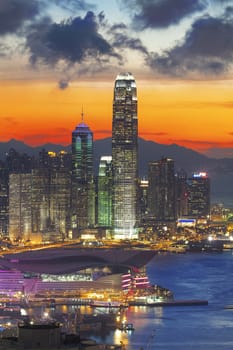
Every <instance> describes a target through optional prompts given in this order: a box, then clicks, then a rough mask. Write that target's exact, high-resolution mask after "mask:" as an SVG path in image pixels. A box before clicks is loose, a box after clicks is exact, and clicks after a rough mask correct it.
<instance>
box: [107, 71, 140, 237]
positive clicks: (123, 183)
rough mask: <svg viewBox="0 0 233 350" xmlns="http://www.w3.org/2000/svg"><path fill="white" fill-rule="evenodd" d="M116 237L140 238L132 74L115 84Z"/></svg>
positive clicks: (114, 204)
mask: <svg viewBox="0 0 233 350" xmlns="http://www.w3.org/2000/svg"><path fill="white" fill-rule="evenodd" d="M112 162H113V234H114V237H115V238H120V239H125V238H127V239H132V238H137V236H138V235H137V218H136V212H137V208H136V207H137V177H138V117H137V89H136V82H135V79H134V77H133V76H132V74H131V73H123V74H119V75H118V76H117V77H116V80H115V86H114V99H113V120H112Z"/></svg>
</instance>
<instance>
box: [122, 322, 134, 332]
mask: <svg viewBox="0 0 233 350" xmlns="http://www.w3.org/2000/svg"><path fill="white" fill-rule="evenodd" d="M119 329H120V330H121V331H124V332H133V331H134V326H133V323H124V322H122V324H121V325H120V326H119Z"/></svg>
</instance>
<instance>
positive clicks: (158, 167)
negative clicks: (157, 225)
mask: <svg viewBox="0 0 233 350" xmlns="http://www.w3.org/2000/svg"><path fill="white" fill-rule="evenodd" d="M148 180H149V189H148V211H149V216H150V217H151V218H154V219H156V220H158V221H173V220H175V218H176V195H175V194H176V191H175V190H176V187H175V173H174V161H173V159H170V158H162V159H161V160H159V161H156V162H150V163H149V171H148Z"/></svg>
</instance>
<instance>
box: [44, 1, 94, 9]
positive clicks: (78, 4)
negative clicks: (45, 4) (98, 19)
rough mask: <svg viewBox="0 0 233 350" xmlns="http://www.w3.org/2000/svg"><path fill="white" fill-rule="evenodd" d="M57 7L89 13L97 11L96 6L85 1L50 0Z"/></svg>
mask: <svg viewBox="0 0 233 350" xmlns="http://www.w3.org/2000/svg"><path fill="white" fill-rule="evenodd" d="M50 1H51V2H53V3H54V4H56V5H57V6H59V7H61V8H63V9H64V10H68V11H80V10H81V11H88V10H91V9H95V7H96V6H95V5H93V4H91V3H87V2H86V1H85V0H50Z"/></svg>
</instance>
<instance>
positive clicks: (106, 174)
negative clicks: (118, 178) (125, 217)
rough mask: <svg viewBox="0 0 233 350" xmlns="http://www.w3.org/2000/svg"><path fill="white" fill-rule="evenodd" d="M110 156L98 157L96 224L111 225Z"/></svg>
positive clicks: (108, 226) (101, 225) (100, 225)
mask: <svg viewBox="0 0 233 350" xmlns="http://www.w3.org/2000/svg"><path fill="white" fill-rule="evenodd" d="M112 192H113V189H112V157H111V156H103V157H101V158H100V164H99V173H98V204H97V206H98V226H99V227H106V228H111V227H112Z"/></svg>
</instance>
